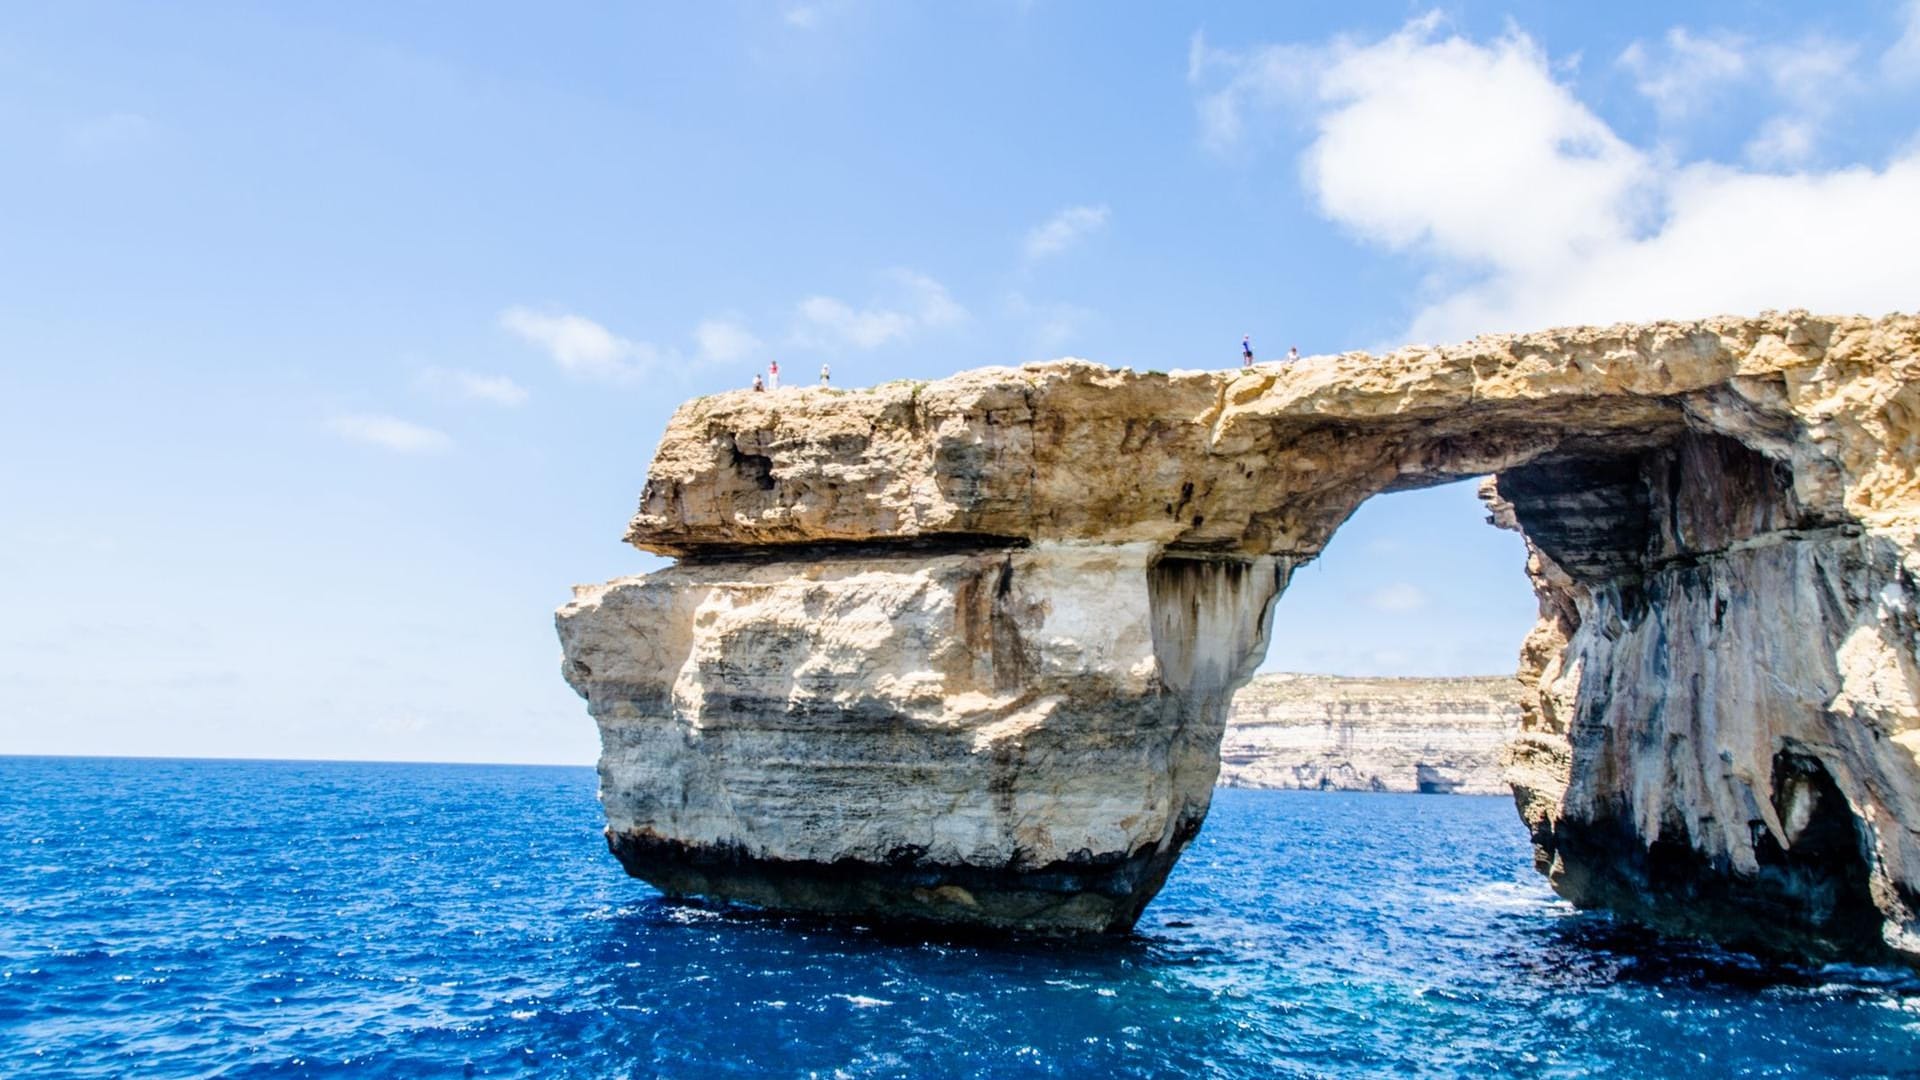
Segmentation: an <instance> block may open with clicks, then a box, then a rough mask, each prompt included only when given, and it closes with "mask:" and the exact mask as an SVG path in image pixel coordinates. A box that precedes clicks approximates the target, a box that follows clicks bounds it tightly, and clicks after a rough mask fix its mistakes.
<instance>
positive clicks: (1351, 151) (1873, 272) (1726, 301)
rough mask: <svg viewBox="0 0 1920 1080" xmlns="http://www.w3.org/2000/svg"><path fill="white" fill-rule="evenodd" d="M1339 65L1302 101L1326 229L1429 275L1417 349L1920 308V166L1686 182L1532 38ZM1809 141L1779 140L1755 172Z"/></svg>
mask: <svg viewBox="0 0 1920 1080" xmlns="http://www.w3.org/2000/svg"><path fill="white" fill-rule="evenodd" d="M1323 51H1324V52H1325V53H1326V56H1327V60H1326V64H1325V67H1324V69H1323V70H1322V71H1321V72H1320V74H1319V75H1318V77H1317V78H1316V79H1315V81H1314V82H1313V85H1312V87H1311V92H1310V93H1307V94H1305V95H1303V96H1300V97H1297V98H1296V99H1295V100H1294V101H1293V105H1294V107H1295V108H1296V109H1299V110H1302V111H1303V112H1305V113H1306V115H1307V119H1308V120H1309V122H1310V123H1311V125H1312V127H1313V130H1314V137H1313V139H1312V141H1311V144H1310V145H1309V146H1308V147H1307V148H1306V151H1305V152H1304V154H1303V155H1302V171H1303V174H1304V177H1305V180H1306V183H1307V186H1308V187H1309V189H1310V190H1311V191H1312V192H1313V194H1314V196H1315V198H1316V199H1317V201H1318V204H1319V207H1320V209H1321V211H1322V212H1323V213H1324V214H1326V216H1327V217H1329V218H1330V219H1332V220H1334V221H1335V222H1337V223H1339V224H1341V225H1343V226H1345V227H1347V228H1349V229H1351V230H1353V231H1354V232H1355V233H1356V234H1357V235H1359V236H1361V237H1362V238H1364V239H1367V240H1369V241H1372V242H1375V243H1378V244H1380V245H1382V246H1385V247H1387V248H1389V249H1392V250H1396V251H1402V252H1406V253H1408V254H1410V255H1412V256H1414V257H1416V258H1419V259H1421V260H1422V261H1423V262H1424V263H1425V264H1426V265H1427V267H1428V269H1429V270H1430V271H1431V272H1430V274H1429V281H1430V285H1429V295H1428V301H1427V303H1426V305H1425V307H1424V308H1423V309H1421V310H1420V311H1419V312H1417V314H1415V316H1414V317H1413V320H1412V324H1411V327H1410V328H1409V336H1411V337H1413V338H1415V339H1420V340H1449V339H1454V338H1459V337H1465V336H1471V335H1473V334H1477V333H1482V332H1486V331H1493V330H1524V329H1531V328H1538V327H1542V326H1549V325H1556V324H1566V323H1596V322H1609V321H1614V320H1627V319H1636V320H1637V319H1653V318H1662V317H1676V318H1686V317H1696V316H1701V315H1708V314H1718V313H1723V312H1733V313H1739V312H1752V311H1757V310H1760V309H1764V308H1770V307H1772V308H1786V307H1809V308H1814V309H1818V310H1825V311H1835V312H1866V313H1880V312H1885V311H1889V310H1897V309H1901V308H1904V307H1911V306H1912V304H1913V302H1914V299H1913V298H1914V297H1915V296H1916V295H1920V214H1916V213H1915V212H1914V210H1913V207H1915V206H1920V149H1916V150H1910V151H1908V152H1907V153H1905V154H1904V155H1903V156H1900V157H1897V158H1895V159H1894V160H1893V161H1892V162H1891V163H1889V164H1888V165H1886V166H1885V167H1883V168H1878V169H1875V168H1870V167H1867V166H1864V165H1856V166H1852V167H1847V168H1837V169H1829V170H1824V171H1804V172H1799V173H1794V174H1785V175H1782V174H1772V173H1762V172H1753V171H1747V170H1742V169H1739V168H1734V167H1729V166H1725V165H1719V164H1713V163H1708V162H1699V163H1691V164H1688V163H1673V162H1670V161H1668V160H1666V159H1665V158H1664V157H1663V156H1656V155H1653V154H1649V153H1646V152H1643V151H1642V150H1640V149H1638V148H1635V147H1633V146H1631V145H1629V144H1627V143H1626V142H1624V141H1623V140H1622V139H1621V138H1620V137H1619V136H1617V135H1616V134H1615V133H1614V132H1613V131H1612V130H1611V129H1610V128H1608V127H1607V125H1606V124H1605V123H1604V122H1603V121H1601V120H1600V119H1599V117H1598V116H1596V115H1595V114H1594V113H1593V112H1591V111H1590V110H1588V109H1587V108H1586V107H1585V106H1584V105H1583V104H1581V103H1580V102H1579V101H1578V100H1577V99H1575V98H1574V97H1573V95H1572V93H1571V91H1570V90H1569V89H1568V88H1567V87H1566V86H1564V85H1562V84H1561V83H1559V82H1558V81H1556V79H1555V77H1554V74H1553V71H1552V68H1551V65H1550V64H1549V62H1548V58H1547V57H1546V56H1545V54H1544V53H1543V52H1542V51H1541V49H1540V48H1539V47H1538V46H1537V45H1535V44H1534V43H1533V42H1532V41H1531V40H1530V39H1528V38H1527V37H1526V36H1525V35H1523V34H1520V33H1519V32H1517V31H1511V32H1509V33H1508V34H1506V35H1505V36H1503V37H1501V38H1499V39H1497V40H1494V41H1492V42H1487V43H1481V42H1475V41H1471V40H1467V39H1465V38H1462V37H1459V36H1446V35H1442V34H1441V33H1440V32H1439V24H1438V22H1437V21H1436V20H1434V19H1432V18H1427V19H1421V20H1417V21H1415V22H1413V23H1410V24H1408V25H1407V26H1406V27H1405V28H1403V29H1402V30H1400V31H1399V32H1398V33H1395V34H1393V35H1391V36H1389V37H1387V38H1385V39H1383V40H1380V41H1377V42H1373V43H1357V42H1351V41H1336V42H1333V43H1331V44H1330V45H1328V46H1326V47H1325V48H1324V49H1323ZM1842 54H1843V50H1840V49H1826V50H1824V51H1823V52H1822V55H1821V56H1820V57H1819V58H1818V59H1817V60H1815V61H1812V63H1814V64H1815V69H1816V70H1831V65H1832V64H1833V63H1834V62H1835V57H1837V56H1840V55H1842ZM1209 63H1210V65H1212V67H1215V68H1217V67H1218V66H1219V65H1220V64H1221V63H1224V61H1220V60H1218V59H1215V60H1211V61H1209ZM1232 70H1233V71H1234V72H1235V73H1234V75H1233V76H1232V79H1231V80H1230V85H1231V83H1232V82H1235V81H1238V80H1239V79H1241V78H1242V77H1244V76H1246V69H1243V68H1236V69H1232ZM1224 92H1227V91H1218V92H1216V93H1224ZM1781 92H1782V93H1785V91H1784V90H1783V91H1781ZM1242 96H1243V97H1244V95H1242ZM1201 137H1202V138H1203V139H1207V138H1210V135H1209V134H1208V132H1207V130H1206V121H1205V119H1204V112H1203V120H1202V133H1201ZM1797 139H1798V136H1797V134H1796V133H1795V132H1794V131H1793V130H1792V129H1791V128H1788V127H1780V128H1777V129H1775V130H1774V131H1773V132H1772V135H1771V136H1770V137H1769V141H1766V142H1762V143H1760V144H1758V145H1756V146H1755V148H1754V152H1755V153H1756V154H1767V153H1772V154H1777V155H1787V154H1795V153H1801V152H1802V151H1803V148H1802V147H1801V146H1799V145H1798V143H1797Z"/></svg>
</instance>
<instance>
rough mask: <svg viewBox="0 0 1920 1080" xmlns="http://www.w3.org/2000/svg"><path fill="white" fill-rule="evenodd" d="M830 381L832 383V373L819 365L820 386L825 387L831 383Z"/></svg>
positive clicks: (824, 366) (822, 365)
mask: <svg viewBox="0 0 1920 1080" xmlns="http://www.w3.org/2000/svg"><path fill="white" fill-rule="evenodd" d="M832 381H833V372H831V371H828V370H827V365H825V364H821V365H820V385H821V386H826V385H827V384H828V383H831V382H832Z"/></svg>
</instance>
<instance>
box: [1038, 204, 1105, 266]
mask: <svg viewBox="0 0 1920 1080" xmlns="http://www.w3.org/2000/svg"><path fill="white" fill-rule="evenodd" d="M1107 214H1108V211H1107V208H1106V207H1105V206H1069V207H1067V208H1066V209H1065V210H1062V211H1060V212H1059V213H1057V214H1055V215H1053V216H1052V217H1050V218H1048V219H1047V220H1046V221H1045V222H1044V223H1042V224H1040V225H1036V226H1034V227H1033V229H1032V230H1030V231H1029V232H1028V233H1027V245H1026V250H1027V258H1028V259H1030V260H1031V259H1044V258H1046V257H1047V256H1049V255H1058V254H1060V253H1061V252H1063V251H1065V250H1067V249H1068V248H1070V247H1072V246H1073V245H1075V244H1077V243H1079V242H1080V241H1081V240H1082V239H1084V238H1085V237H1087V236H1088V235H1090V234H1092V233H1096V232H1099V231H1100V230H1101V229H1104V228H1106V226H1107Z"/></svg>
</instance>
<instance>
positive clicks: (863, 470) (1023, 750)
mask: <svg viewBox="0 0 1920 1080" xmlns="http://www.w3.org/2000/svg"><path fill="white" fill-rule="evenodd" d="M1916 376H1920V318H1915V317H1914V316H1910V315H1893V316H1887V317H1884V318H1880V319H1867V318H1859V317H1828V316H1814V315H1809V314H1806V313H1804V312H1790V313H1784V314H1774V313H1769V314H1763V315H1761V316H1758V317H1754V318H1731V317H1729V318H1714V319H1705V320H1698V321H1692V322H1663V323H1652V324H1645V325H1619V326H1612V327H1589V328H1574V329H1566V330H1554V331H1544V332H1540V333H1532V334H1521V335H1490V336H1485V337H1480V338H1476V339H1474V340H1473V341H1470V342H1466V343H1463V344H1458V345H1450V346H1444V347H1430V346H1415V347H1408V348H1405V349H1401V350H1398V351H1396V352H1393V353H1390V354H1387V355H1384V356H1369V355H1366V354H1362V353H1348V354H1342V355H1339V356H1328V357H1313V358H1308V359H1305V360H1303V361H1301V362H1299V363H1297V364H1290V365H1272V364H1269V365H1257V366H1255V367H1254V368H1252V369H1248V370H1238V369H1236V370H1232V371H1193V372H1174V373H1172V374H1160V373H1154V372H1148V373H1135V372H1132V371H1126V370H1119V371H1116V370H1113V369H1109V368H1104V367H1101V366H1099V365H1095V364H1089V363H1086V362H1084V361H1060V362H1054V363H1049V364H1041V365H1031V366H1028V367H1024V368H987V369H981V370H978V371H970V372H964V373H961V374H959V375H955V376H953V377H951V378H948V379H943V380H939V381H936V382H932V383H925V384H918V383H892V384H887V385H884V386H879V387H875V388H872V389H869V390H861V391H854V392H850V393H849V392H841V391H826V390H822V389H805V390H795V391H787V392H782V393H770V394H755V393H751V392H734V393H728V394H720V395H716V396H713V397H708V398H702V399H699V400H696V401H692V402H689V403H687V404H686V405H684V406H682V408H681V409H680V410H679V411H678V412H677V413H676V414H675V416H674V418H673V420H672V422H671V424H670V426H669V429H668V431H667V433H666V436H665V438H664V439H663V440H662V442H661V444H660V448H659V451H658V454H657V455H656V458H655V460H654V462H653V465H652V468H651V470H650V471H649V475H648V479H647V483H646V487H645V489H644V491H643V492H642V494H641V500H640V507H639V510H638V512H637V513H636V514H635V516H634V518H633V520H632V522H631V525H630V527H629V530H628V534H627V538H628V539H629V541H630V542H632V543H634V544H636V545H638V546H640V547H642V548H644V549H646V550H650V551H654V552H658V553H662V554H667V555H671V556H675V557H676V558H677V559H678V560H679V561H678V562H677V563H676V564H675V565H673V566H671V567H669V568H667V569H665V570H662V571H660V572H658V573H654V574H648V575H644V576H637V577H630V578H623V579H619V580H616V581H612V582H608V583H606V584H604V585H595V586H583V587H580V588H578V589H577V590H576V592H575V596H574V599H573V600H572V602H570V603H568V604H567V605H566V606H564V607H563V608H562V609H561V610H560V612H559V616H558V628H559V632H560V638H561V643H562V646H563V648H564V651H565V657H566V658H565V661H564V667H563V671H564V674H565V676H566V678H567V679H568V681H569V682H570V683H571V684H572V685H573V687H574V688H575V689H576V690H577V691H579V692H580V693H581V695H582V696H583V697H585V698H586V700H587V704H588V711H589V712H590V713H591V714H592V715H593V717H594V718H595V720H596V721H597V723H598V724H599V725H600V730H601V736H602V756H601V761H600V778H601V799H602V803H603V805H604V807H605V809H606V813H607V821H608V832H607V835H608V841H609V844H610V846H611V847H612V849H613V851H614V853H615V854H616V855H617V856H618V857H619V858H620V860H621V862H622V863H623V864H624V865H625V867H626V868H627V870H628V871H629V872H630V873H633V874H635V875H636V876H639V877H642V878H645V879H647V880H649V881H651V882H653V883H654V884H656V885H658V886H659V887H661V888H662V889H664V890H666V891H667V892H669V893H672V894H688V895H692V894H697V895H706V896H716V897H723V898H730V899H737V900H743V901H747V902H751V903H756V904H762V905H766V906H770V907H778V908H783V909H791V910H804V911H812V912H819V913H827V914H851V915H858V916H860V917H863V918H879V919H889V920H899V921H907V922H931V923H944V924H958V925H965V926H970V927H975V928H986V929H996V930H1021V931H1041V932H1052V933H1079V932H1118V931H1125V930H1127V929H1128V928H1130V927H1131V926H1132V925H1133V923H1134V921H1135V920H1136V919H1137V918H1138V917H1139V915H1140V912H1141V910H1142V909H1143V908H1144V907H1145V905H1146V904H1147V903H1148V902H1149V901H1150V900H1151V899H1152V897H1153V894H1154V893H1155V892H1156V891H1157V890H1158V889H1159V887H1160V884H1161V882H1163V881H1164V880H1165V877H1166V874H1167V873H1168V871H1169V870H1170V869H1171V868H1172V866H1173V864H1174V862H1175V860H1176V859H1177V858H1178V857H1179V854H1180V852H1181V850H1182V849H1183V848H1184V847H1185V845H1186V843H1187V842H1188V841H1189V840H1190V839H1191V838H1192V837H1193V835H1194V834H1195V833H1196V832H1197V831H1198V830H1199V828H1200V827H1201V824H1202V822H1203V821H1204V820H1205V817H1206V813H1207V807H1208V804H1209V801H1210V799H1211V793H1212V791H1213V789H1214V784H1215V781H1216V779H1217V778H1218V776H1219V775H1220V769H1221V763H1220V752H1221V742H1222V738H1223V735H1224V733H1225V731H1226V727H1227V713H1228V709H1229V705H1230V703H1231V701H1232V700H1233V698H1234V695H1235V692H1236V691H1238V690H1239V689H1240V688H1241V687H1242V686H1243V685H1244V684H1245V683H1246V682H1247V680H1248V679H1249V678H1250V676H1251V673H1252V671H1253V670H1254V668H1255V667H1257V665H1258V664H1259V662H1260V659H1261V657H1262V655H1263V654H1264V652H1265V647H1266V641H1267V637H1268V629H1269V627H1270V625H1271V621H1272V620H1273V619H1274V618H1275V617H1276V614H1275V601H1276V600H1277V599H1278V598H1279V597H1280V595H1281V593H1282V592H1283V591H1284V589H1285V588H1286V585H1287V581H1288V579H1289V577H1290V575H1291V573H1292V571H1293V570H1294V569H1295V568H1296V567H1298V566H1299V565H1301V564H1303V563H1305V562H1306V561H1308V560H1311V559H1312V558H1314V557H1315V556H1316V555H1317V554H1318V553H1319V552H1320V550H1321V549H1322V548H1323V547H1324V546H1325V544H1326V543H1327V541H1328V539H1329V538H1330V537H1331V536H1332V534H1333V532H1334V530H1335V529H1336V528H1337V527H1338V526H1339V525H1340V523H1341V522H1342V521H1344V520H1346V518H1347V517H1348V516H1349V515H1350V514H1351V513H1352V512H1353V510H1354V509H1355V508H1356V507H1357V506H1358V505H1359V504H1360V503H1361V502H1362V501H1364V500H1365V499H1367V498H1368V497H1370V496H1371V495H1373V494H1375V493H1378V492H1383V491H1392V490H1404V489H1409V488H1416V487H1422V486H1426V485H1432V484H1439V483H1445V482H1449V481H1452V480H1457V479H1462V478H1466V477H1473V476H1484V477H1487V478H1488V479H1487V480H1486V482H1485V483H1484V484H1483V487H1482V494H1483V498H1485V500H1486V501H1487V503H1488V505H1489V508H1490V510H1491V512H1492V517H1493V519H1494V520H1495V521H1497V522H1498V523H1500V524H1502V525H1504V526H1505V527H1508V528H1513V529H1516V530H1518V531H1519V532H1520V533H1521V534H1522V536H1523V537H1524V538H1525V540H1526V543H1527V550H1528V553H1529V555H1528V563H1527V568H1526V572H1527V573H1528V574H1529V576H1530V578H1531V580H1532V582H1533V584H1534V588H1535V592H1536V593H1537V595H1538V596H1539V598H1540V613H1541V619H1540V622H1539V624H1538V625H1537V626H1536V628H1535V629H1534V631H1533V632H1532V633H1531V634H1530V635H1529V636H1528V638H1527V640H1526V641H1525V642H1523V643H1521V649H1520V664H1519V673H1520V678H1521V680H1522V682H1523V684H1524V685H1525V687H1526V690H1525V693H1524V694H1523V695H1522V700H1521V703H1520V711H1521V716H1520V732H1519V734H1518V736H1517V737H1516V738H1515V739H1514V740H1512V741H1511V742H1510V743H1509V744H1508V745H1507V747H1506V748H1505V750H1504V751H1503V752H1502V761H1503V763H1504V765H1505V766H1506V769H1507V777H1508V781H1509V783H1510V784H1511V785H1512V788H1513V792H1514V797H1515V800H1516V805H1517V807H1518V809H1519V811H1520V815H1521V818H1522V820H1523V822H1524V823H1525V824H1526V827H1527V828H1528V830H1529V832H1530V833H1531V835H1532V838H1533V843H1534V849H1535V861H1536V864H1537V866H1538V867H1539V869H1540V870H1541V872H1542V873H1544V874H1546V875H1547V877H1548V879H1549V881H1550V882H1551V883H1552V884H1553V886H1554V888H1555V889H1556V890H1558V891H1559V892H1560V893H1561V894H1562V895H1564V896H1566V897H1568V898H1569V899H1571V900H1572V901H1574V902H1575V903H1577V904H1580V905H1583V906H1595V907H1606V908H1610V909H1612V910H1614V911H1616V912H1619V913H1621V914H1623V915H1625V916H1627V917H1629V918H1634V919H1638V920H1641V921H1643V922H1646V923H1648V924H1650V925H1652V926H1655V927H1659V928H1662V929H1665V930H1670V931H1675V932H1680V933H1686V934H1702V935H1707V936H1711V937H1715V938H1718V939H1721V940H1724V941H1728V942H1731V943H1734V944H1738V945H1746V946H1751V947H1755V948H1762V949H1769V950H1775V951H1784V952H1788V953H1790V954H1793V955H1797V956H1803V957H1811V958H1836V957H1844V958H1860V959H1870V960H1878V959H1888V958H1892V959H1903V960H1907V961H1909V962H1915V963H1920V915H1917V914H1916V913H1917V912H1920V756H1917V752H1920V666H1917V664H1916V644H1917V643H1920V614H1917V613H1920V587H1917V586H1916V584H1915V583H1916V580H1920V545H1917V544H1916V537H1917V536H1920V378H1916ZM1279 617H1284V613H1282V614H1281V615H1280V616H1279Z"/></svg>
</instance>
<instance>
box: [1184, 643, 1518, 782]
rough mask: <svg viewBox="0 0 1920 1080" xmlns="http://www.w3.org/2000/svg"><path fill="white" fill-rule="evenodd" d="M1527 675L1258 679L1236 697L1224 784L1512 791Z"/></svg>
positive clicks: (1223, 753)
mask: <svg viewBox="0 0 1920 1080" xmlns="http://www.w3.org/2000/svg"><path fill="white" fill-rule="evenodd" d="M1520 695H1521V686H1520V683H1519V682H1518V680H1516V679H1514V678H1513V677H1512V676H1510V675H1506V676H1499V675H1495V676H1468V677H1458V678H1439V679H1415V678H1349V677H1341V676H1336V675H1301V674H1292V673H1281V674H1271V675H1256V676H1254V677H1253V679H1252V680H1251V681H1250V682H1248V683H1247V685H1245V686H1243V687H1241V688H1240V691H1239V693H1237V694H1235V695H1234V697H1233V707H1232V709H1231V710H1230V711H1229V712H1228V713H1227V730H1226V733H1225V735H1224V736H1223V737H1222V739H1221V742H1220V779H1219V785H1220V786H1221V787H1238V788H1264V789H1277V790H1297V791H1409V792H1422V793H1425V794H1430V795H1506V794H1508V792H1509V789H1508V787H1507V784H1506V780H1505V779H1504V774H1503V772H1502V769H1501V765H1500V751H1501V749H1502V748H1503V747H1504V746H1505V745H1506V744H1507V743H1508V742H1509V741H1511V740H1512V739H1513V737H1514V736H1516V735H1518V734H1519V732H1520Z"/></svg>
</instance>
